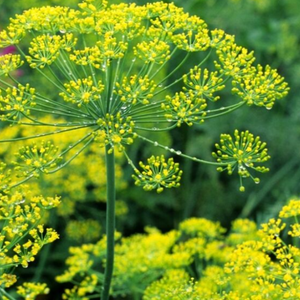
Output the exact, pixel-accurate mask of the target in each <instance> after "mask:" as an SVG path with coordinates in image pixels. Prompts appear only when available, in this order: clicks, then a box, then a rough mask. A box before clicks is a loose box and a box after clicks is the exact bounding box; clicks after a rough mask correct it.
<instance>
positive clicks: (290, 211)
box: [279, 198, 300, 218]
mask: <svg viewBox="0 0 300 300" xmlns="http://www.w3.org/2000/svg"><path fill="white" fill-rule="evenodd" d="M298 215H300V201H299V199H298V198H292V199H290V200H289V202H288V204H287V205H284V206H283V208H282V209H281V211H280V213H279V217H280V218H290V217H297V216H298Z"/></svg>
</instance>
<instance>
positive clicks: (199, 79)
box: [183, 66, 225, 101]
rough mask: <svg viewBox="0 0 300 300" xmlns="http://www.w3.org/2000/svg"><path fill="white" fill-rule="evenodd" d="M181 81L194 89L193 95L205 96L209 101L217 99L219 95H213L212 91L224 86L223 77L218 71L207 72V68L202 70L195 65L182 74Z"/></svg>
mask: <svg viewBox="0 0 300 300" xmlns="http://www.w3.org/2000/svg"><path fill="white" fill-rule="evenodd" d="M183 82H184V84H185V85H186V86H187V87H188V88H190V89H192V90H194V93H195V97H201V98H206V99H208V100H211V101H217V100H218V99H219V98H220V97H219V96H214V93H215V92H218V91H220V90H222V89H223V88H224V87H225V85H224V82H223V78H222V77H221V76H220V75H219V74H218V71H214V72H209V70H208V69H204V70H202V69H200V68H199V67H197V66H196V67H194V69H191V70H190V73H189V74H188V75H187V74H185V75H184V76H183ZM184 90H187V88H184Z"/></svg>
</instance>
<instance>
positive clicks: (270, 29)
mask: <svg viewBox="0 0 300 300" xmlns="http://www.w3.org/2000/svg"><path fill="white" fill-rule="evenodd" d="M115 2H117V1H115ZM118 2H120V1H118ZM133 2H136V3H137V4H145V3H146V2H154V1H144V0H138V1H133ZM169 2H170V1H169ZM174 3H175V4H176V5H178V6H183V7H184V8H185V10H186V11H187V12H190V14H196V15H198V16H200V17H201V18H202V19H204V20H205V21H206V22H207V24H208V26H209V28H211V29H213V28H221V29H224V30H225V31H226V32H227V33H229V34H233V35H235V37H236V42H237V44H238V45H242V46H244V47H246V48H248V49H249V50H254V52H255V57H256V58H257V60H256V63H261V64H263V65H266V64H270V65H271V66H272V67H273V68H277V69H278V70H279V73H280V74H281V75H282V76H284V77H285V78H286V81H287V82H288V83H289V85H290V88H291V90H290V93H289V95H288V97H286V98H285V99H283V100H281V101H280V102H278V103H276V104H275V106H274V108H273V110H272V113H270V112H268V111H267V110H263V109H261V108H260V109H259V108H257V109H256V108H251V109H242V110H239V111H235V112H234V113H232V114H230V115H227V116H225V117H223V118H218V119H213V120H210V121H209V122H208V121H207V122H206V123H204V124H203V125H198V126H196V125H195V126H193V127H192V128H189V130H187V129H186V128H185V127H184V126H182V127H181V128H180V134H178V131H176V136H166V135H162V136H161V139H164V141H166V140H168V141H169V142H168V143H169V145H172V147H173V148H175V149H180V150H181V151H182V152H185V153H187V154H189V155H191V156H198V157H201V158H203V159H207V160H211V152H212V150H213V145H214V143H215V142H216V141H218V138H219V135H220V134H221V133H231V132H233V130H234V129H239V130H245V129H248V130H249V131H250V132H252V133H253V134H254V135H259V136H260V137H261V139H262V140H263V141H266V142H267V144H268V148H269V153H270V155H271V156H272V159H271V160H270V162H268V166H269V167H270V172H269V173H266V174H263V175H262V176H261V183H260V184H259V185H254V183H253V182H251V181H249V182H245V186H246V191H245V192H244V193H241V192H239V183H238V178H237V177H235V176H232V177H228V176H227V174H220V173H218V172H216V170H215V168H214V167H208V166H205V165H199V164H196V163H194V162H192V161H187V160H181V159H180V160H179V162H180V163H181V166H182V169H183V171H184V175H183V178H182V186H181V188H180V189H177V190H174V191H166V192H164V193H163V194H159V195H158V194H156V193H155V192H153V193H147V194H145V192H144V191H142V190H141V189H139V188H138V187H135V186H134V184H133V180H132V179H131V169H128V170H127V166H126V165H124V166H123V170H124V174H123V180H124V182H127V188H126V189H122V192H121V193H119V195H118V197H119V198H121V200H123V202H124V203H126V206H127V207H126V211H127V216H126V217H125V218H124V216H122V217H120V218H119V219H118V223H117V224H118V225H117V227H118V230H120V231H122V232H123V233H124V235H125V236H126V235H130V234H132V233H136V232H142V231H143V229H144V227H145V226H146V225H150V226H155V227H158V228H159V229H161V230H162V231H167V230H170V229H172V228H174V227H176V226H177V224H178V223H179V222H180V221H182V220H184V219H186V218H188V217H192V216H196V217H205V218H208V219H211V220H218V221H220V222H221V224H222V225H223V226H224V227H228V226H229V225H230V222H231V221H232V220H234V219H236V218H238V217H248V218H250V219H253V220H255V221H257V222H258V223H260V222H264V221H266V220H267V219H268V218H269V217H271V216H273V215H274V214H275V213H277V211H278V210H279V209H280V207H281V206H282V204H283V203H284V202H285V201H286V200H287V199H288V198H289V197H291V196H292V195H299V189H300V187H299V184H298V182H299V178H300V168H299V165H300V151H299V145H300V144H299V136H300V132H299V131H300V126H299V125H300V123H299V120H300V101H299V100H300V99H299V98H300V96H299V91H300V80H299V77H300V51H299V46H300V17H299V16H300V7H299V5H298V3H297V1H295V0H284V1H283V0H189V1H182V0H181V1H180V0H175V1H174ZM76 4H77V1H74V0H61V1H57V0H47V1H42V0H26V1H25V0H20V1H17V2H13V3H12V2H10V1H4V0H2V1H1V0H0V8H1V9H0V27H2V28H3V27H5V25H6V24H7V23H8V21H9V17H10V16H13V15H14V14H16V13H21V12H22V11H23V10H24V9H27V8H31V7H34V6H42V5H68V6H71V7H76ZM189 67H190V66H188V65H187V66H186V68H187V69H189ZM166 72H168V70H166ZM21 76H24V80H22V81H24V82H26V76H28V75H26V74H25V73H24V74H21ZM36 80H37V81H38V80H41V79H40V78H36ZM40 84H41V85H42V84H43V82H42V81H40ZM49 92H51V91H49ZM230 97H231V94H230V93H226V92H224V93H223V95H222V98H223V100H224V101H226V99H227V100H228V101H229V100H230ZM143 146H144V145H143V144H142V143H140V145H139V147H135V148H134V149H132V150H131V151H132V153H131V157H133V156H135V157H136V160H141V159H143V158H145V157H148V156H149V154H155V155H159V154H160V153H159V152H158V150H157V149H154V148H153V149H151V148H150V147H147V148H146V149H143ZM141 149H143V150H141ZM141 153H143V156H142V154H141ZM120 163H122V162H120ZM79 164H80V163H79ZM66 172H67V171H66ZM70 172H71V171H70ZM72 172H74V170H72ZM54 177H55V175H54ZM53 180H55V178H53ZM82 188H83V189H87V190H88V189H91V185H89V184H88V183H87V184H86V186H83V187H82ZM52 189H53V187H52ZM62 201H64V199H62ZM102 206H103V205H102ZM102 206H101V209H104V208H105V207H104V206H103V207H102ZM81 217H83V218H84V217H85V215H84V211H83V215H81ZM73 218H74V219H76V217H73ZM54 219H55V221H54V222H55V223H56V224H57V226H58V227H60V228H61V232H63V228H64V227H65V225H66V223H67V222H68V221H69V220H70V219H67V221H66V220H65V221H62V220H63V219H61V218H60V217H57V216H56V218H54ZM101 222H103V220H101ZM60 228H57V230H58V231H60ZM80 242H82V241H80ZM78 243H79V241H76V240H74V239H71V238H67V234H65V236H63V237H62V238H61V239H60V241H58V242H56V245H54V247H56V249H57V250H59V253H60V254H59V257H54V258H53V257H52V261H53V264H52V266H53V268H49V270H48V271H47V272H45V273H44V276H46V277H48V279H49V278H50V276H51V277H52V276H53V274H60V273H62V271H61V270H62V268H63V267H64V266H63V263H62V261H63V260H64V259H65V258H66V256H67V249H68V247H69V246H72V245H76V244H78ZM55 253H57V252H55ZM54 267H55V268H54ZM33 270H34V269H33ZM49 271H50V272H49ZM49 274H50V275H49ZM32 276H34V274H32ZM52 278H53V277H52ZM51 284H53V283H51ZM51 284H50V283H49V285H51ZM57 289H58V288H57Z"/></svg>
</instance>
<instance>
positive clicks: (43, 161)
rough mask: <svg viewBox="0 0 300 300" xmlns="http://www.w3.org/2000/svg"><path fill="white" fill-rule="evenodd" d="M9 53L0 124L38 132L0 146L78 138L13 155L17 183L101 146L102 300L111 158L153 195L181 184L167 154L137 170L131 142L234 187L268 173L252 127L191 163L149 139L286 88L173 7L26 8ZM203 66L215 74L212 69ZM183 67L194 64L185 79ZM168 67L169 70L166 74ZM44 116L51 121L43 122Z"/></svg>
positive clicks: (86, 4) (13, 29)
mask: <svg viewBox="0 0 300 300" xmlns="http://www.w3.org/2000/svg"><path fill="white" fill-rule="evenodd" d="M11 45H14V46H15V47H16V48H17V49H18V51H19V54H6V55H3V56H1V57H0V75H1V76H2V77H1V79H0V82H1V94H0V112H1V115H0V119H1V120H2V121H3V122H6V123H9V124H11V125H12V126H34V127H36V128H38V127H41V128H44V129H45V131H44V132H43V133H38V134H33V135H28V136H26V137H15V138H11V139H9V138H8V139H2V140H1V142H14V141H17V140H23V139H34V138H41V137H45V138H46V137H47V136H50V135H54V134H57V135H59V134H65V133H68V134H72V135H76V137H77V140H76V142H73V143H71V144H69V145H68V146H67V147H66V148H65V149H64V150H62V151H60V152H59V151H58V150H57V147H56V146H55V145H53V144H52V143H50V142H47V141H44V142H42V143H41V144H40V145H33V146H28V147H25V148H22V149H20V150H19V154H18V160H17V161H16V170H17V171H19V173H20V176H23V179H22V181H21V182H22V183H24V182H26V181H27V180H29V179H30V178H33V177H38V176H39V175H40V174H42V173H45V174H52V173H55V172H57V171H58V170H60V169H62V168H64V167H65V166H66V165H68V164H69V163H70V162H71V161H72V160H73V159H74V158H75V157H77V156H78V155H79V154H80V153H81V152H83V151H84V150H85V149H86V148H87V147H89V146H91V145H92V144H96V145H98V147H102V148H105V154H106V181H107V212H106V237H107V241H106V267H105V273H104V279H103V281H102V279H101V280H100V281H101V282H100V283H101V286H102V287H101V288H100V287H98V288H97V289H96V291H97V292H98V293H99V297H100V294H102V296H101V299H102V300H106V299H108V297H109V289H110V284H111V277H112V274H113V264H114V247H115V246H114V240H115V237H114V233H115V197H116V195H115V151H119V152H121V153H123V154H124V156H125V157H126V158H127V160H128V163H129V165H130V166H132V168H133V171H134V175H133V178H134V179H135V184H136V185H139V186H142V187H143V189H144V190H146V191H152V190H156V191H157V192H159V193H160V192H162V191H163V190H164V189H166V188H173V187H178V186H179V185H180V178H181V176H182V171H181V170H180V168H179V165H178V163H176V162H175V161H174V158H168V159H166V158H165V157H164V156H151V157H150V158H149V159H148V160H147V162H145V163H144V162H140V163H139V166H136V163H135V162H133V161H132V160H131V159H130V157H129V155H128V153H127V151H126V149H127V147H128V146H130V145H132V144H134V142H135V140H136V139H141V140H143V141H146V142H148V143H150V144H152V145H154V146H156V147H160V148H163V149H165V150H166V151H168V152H170V153H171V154H173V155H177V156H182V157H185V158H188V159H192V160H194V161H196V162H199V163H204V164H210V165H214V166H216V167H217V170H218V171H224V170H226V171H227V172H228V174H232V173H234V172H237V173H238V175H239V178H240V190H241V191H243V190H244V186H243V182H242V180H243V178H247V177H250V178H252V179H253V180H254V181H255V182H256V183H258V182H259V179H258V178H257V177H254V176H253V172H255V171H258V172H266V171H268V168H266V167H264V166H262V165H261V163H264V162H265V161H267V160H268V159H269V158H270V157H269V155H268V153H267V149H266V144H265V143H263V142H261V141H260V138H259V137H254V136H253V135H252V134H251V133H249V132H248V131H245V132H239V131H238V130H236V131H235V132H234V136H233V137H232V136H231V135H229V134H222V135H221V140H220V143H219V144H216V151H215V152H213V157H214V158H215V159H216V161H204V160H202V159H200V158H197V157H191V156H189V155H188V154H184V153H182V152H181V151H180V150H175V149H173V148H170V147H167V146H165V145H162V144H160V143H158V142H157V141H156V140H155V134H156V133H159V132H162V131H169V130H176V128H177V127H179V126H182V125H188V126H193V125H194V124H201V123H203V122H204V121H205V120H207V119H211V118H215V117H220V116H223V115H225V114H228V113H230V112H232V111H234V110H236V109H240V108H242V107H243V106H247V105H248V106H252V105H256V106H260V107H263V108H266V109H271V108H272V107H273V105H274V102H275V100H276V99H280V98H282V97H284V96H285V95H286V94H287V92H288V87H287V84H286V83H285V82H284V79H283V78H282V77H281V76H280V75H279V74H278V73H277V71H276V70H274V69H272V68H271V67H270V66H266V67H263V66H260V65H258V66H254V65H253V62H254V56H253V52H249V51H248V50H247V49H245V48H243V47H241V46H238V45H236V43H235V39H234V36H231V35H228V34H226V33H225V32H224V31H223V30H220V29H214V30H209V29H208V28H207V25H206V23H205V22H204V21H203V20H202V19H201V18H199V17H196V16H190V15H189V14H188V13H186V12H184V11H183V9H181V8H179V7H176V6H175V5H174V4H172V3H171V4H166V3H163V2H156V3H153V4H147V5H144V6H137V5H135V4H118V5H114V4H111V5H109V4H108V3H107V1H105V0H103V1H101V0H98V1H97V0H86V1H83V2H82V3H80V4H79V9H78V10H77V9H70V8H67V7H61V6H57V7H50V6H45V7H40V8H32V9H29V10H27V11H25V12H24V13H23V14H20V15H16V16H15V18H12V19H11V20H10V24H9V25H8V27H7V29H6V30H3V31H1V32H0V46H1V47H7V46H11ZM178 57H181V58H180V59H178ZM210 59H211V60H212V61H213V65H214V67H213V68H211V69H208V67H207V66H206V62H207V61H209V60H210ZM187 62H191V63H192V64H193V67H192V68H191V69H190V70H189V71H188V72H184V71H183V70H184V68H183V66H184V65H185V64H186V63H187ZM25 66H27V68H28V67H29V68H30V69H31V71H30V72H37V73H38V74H40V76H43V77H45V78H46V80H47V81H48V83H49V86H52V87H53V88H54V89H56V91H57V93H56V97H51V98H50V97H48V96H47V94H45V93H44V92H43V90H44V88H43V87H40V86H35V83H34V82H26V83H20V82H19V80H18V78H16V77H14V76H13V73H12V72H13V71H15V70H16V69H19V68H25ZM166 66H171V69H170V70H169V72H168V73H167V74H165V68H166ZM26 70H27V69H26ZM7 77H8V78H9V79H10V80H11V81H6V80H5V78H7ZM20 81H21V80H20ZM12 82H13V83H12ZM225 87H228V88H229V89H231V91H232V93H233V94H235V95H236V96H237V97H236V99H237V101H235V102H234V103H230V104H229V105H226V106H224V105H222V106H220V107H219V108H216V107H215V106H213V108H211V109H210V108H209V104H211V103H214V102H219V101H221V99H220V94H219V92H220V91H221V90H223V89H224V88H225ZM173 89H175V91H172V90H173ZM49 114H50V115H53V116H54V119H55V121H54V122H52V121H51V122H48V121H45V119H43V117H44V116H45V115H46V116H47V115H49ZM49 128H50V129H49ZM150 133H151V135H150ZM152 135H153V137H152ZM149 136H150V137H149ZM74 150H75V152H74V153H73V154H72V155H68V153H70V152H71V151H74ZM17 184H18V183H17ZM17 184H16V185H17ZM1 185H2V184H1ZM2 186H3V185H2ZM5 189H7V187H5ZM100 277H101V276H100ZM101 278H102V277H101Z"/></svg>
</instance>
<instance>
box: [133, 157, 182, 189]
mask: <svg viewBox="0 0 300 300" xmlns="http://www.w3.org/2000/svg"><path fill="white" fill-rule="evenodd" d="M147 162H148V164H147V165H145V164H144V163H143V162H140V163H139V165H140V167H141V168H142V169H143V171H142V172H140V171H139V170H138V169H136V168H135V169H134V171H135V173H136V175H132V177H133V178H134V179H135V184H136V185H139V186H142V187H143V189H144V190H145V191H152V190H154V189H156V191H157V192H158V193H161V192H162V191H163V190H164V188H173V187H179V186H180V183H179V181H180V179H181V175H182V171H181V170H180V169H179V164H178V163H175V162H174V160H173V158H169V159H168V161H166V160H165V158H164V156H163V155H162V156H156V157H155V156H151V157H150V158H148V160H147Z"/></svg>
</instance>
